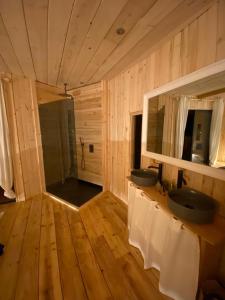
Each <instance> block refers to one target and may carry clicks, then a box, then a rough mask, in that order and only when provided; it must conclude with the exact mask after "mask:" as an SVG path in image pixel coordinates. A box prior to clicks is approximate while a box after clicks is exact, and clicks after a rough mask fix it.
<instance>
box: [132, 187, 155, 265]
mask: <svg viewBox="0 0 225 300" xmlns="http://www.w3.org/2000/svg"><path fill="white" fill-rule="evenodd" d="M154 205H155V202H154V201H151V200H150V199H149V198H147V197H146V196H145V195H143V192H142V191H141V190H138V189H137V190H136V197H135V201H134V205H133V211H134V212H135V213H133V215H132V219H131V225H130V233H129V243H130V244H131V245H133V246H134V247H136V248H138V249H139V250H140V251H141V254H142V256H143V259H144V264H145V261H146V259H147V249H148V242H149V233H150V228H151V221H152V220H153V216H152V214H153V213H154Z"/></svg>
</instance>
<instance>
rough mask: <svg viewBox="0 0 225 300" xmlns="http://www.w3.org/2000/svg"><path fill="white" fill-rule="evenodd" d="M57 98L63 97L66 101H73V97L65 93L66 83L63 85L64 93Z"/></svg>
mask: <svg viewBox="0 0 225 300" xmlns="http://www.w3.org/2000/svg"><path fill="white" fill-rule="evenodd" d="M59 96H62V97H65V98H66V99H69V100H73V96H72V95H70V94H68V93H67V83H64V93H62V94H59Z"/></svg>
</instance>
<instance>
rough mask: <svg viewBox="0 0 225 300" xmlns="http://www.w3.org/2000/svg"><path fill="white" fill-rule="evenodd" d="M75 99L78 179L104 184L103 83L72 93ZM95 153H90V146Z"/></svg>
mask: <svg viewBox="0 0 225 300" xmlns="http://www.w3.org/2000/svg"><path fill="white" fill-rule="evenodd" d="M70 93H72V94H73V96H74V98H75V106H74V109H75V128H76V133H75V139H76V150H77V163H78V178H79V179H81V180H85V181H88V182H92V183H95V184H99V185H102V184H103V178H102V177H103V176H102V174H103V166H102V163H103V138H102V137H103V103H102V99H103V96H104V93H103V82H99V83H96V84H92V85H89V86H86V87H82V88H78V89H75V90H72V91H70ZM80 138H81V139H82V142H84V159H85V168H84V169H82V166H81V159H82V149H81V144H80ZM90 144H91V145H93V146H94V152H93V153H91V152H89V145H90Z"/></svg>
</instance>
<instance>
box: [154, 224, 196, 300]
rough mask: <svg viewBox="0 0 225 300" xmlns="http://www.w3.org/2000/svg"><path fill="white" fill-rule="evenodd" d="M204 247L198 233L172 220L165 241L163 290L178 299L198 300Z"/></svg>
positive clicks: (161, 281) (161, 278) (162, 267)
mask: <svg viewBox="0 0 225 300" xmlns="http://www.w3.org/2000/svg"><path fill="white" fill-rule="evenodd" d="M199 259H200V246H199V239H198V237H197V235H196V234H194V233H192V232H191V231H190V230H188V229H187V228H183V227H182V223H181V222H180V221H178V220H175V219H172V222H171V223H170V226H169V230H168V232H167V235H166V238H165V241H164V250H163V253H162V259H161V267H160V268H161V271H160V281H159V289H160V291H161V292H162V293H164V294H165V295H167V296H169V297H171V298H173V299H175V300H194V299H195V297H196V293H197V288H198V274H199Z"/></svg>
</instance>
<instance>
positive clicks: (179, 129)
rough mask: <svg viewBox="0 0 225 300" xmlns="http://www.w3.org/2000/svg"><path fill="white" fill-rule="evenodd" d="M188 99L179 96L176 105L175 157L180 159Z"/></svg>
mask: <svg viewBox="0 0 225 300" xmlns="http://www.w3.org/2000/svg"><path fill="white" fill-rule="evenodd" d="M188 107H189V99H188V97H187V96H181V98H180V101H179V104H178V113H177V122H176V139H175V141H176V142H175V157H176V158H179V159H181V158H182V154H183V147H184V133H185V127H186V123H187V117H188Z"/></svg>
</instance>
